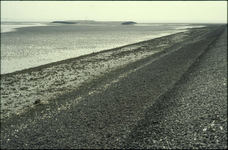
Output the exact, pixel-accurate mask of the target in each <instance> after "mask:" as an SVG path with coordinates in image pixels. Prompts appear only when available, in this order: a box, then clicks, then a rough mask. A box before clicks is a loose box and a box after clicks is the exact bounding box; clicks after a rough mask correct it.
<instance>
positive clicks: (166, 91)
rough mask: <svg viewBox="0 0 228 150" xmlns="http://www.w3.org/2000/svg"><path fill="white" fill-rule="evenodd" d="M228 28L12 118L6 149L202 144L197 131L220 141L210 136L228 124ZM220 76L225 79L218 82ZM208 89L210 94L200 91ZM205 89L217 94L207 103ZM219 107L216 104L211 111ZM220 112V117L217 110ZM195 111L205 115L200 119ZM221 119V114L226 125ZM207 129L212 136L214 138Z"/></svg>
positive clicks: (5, 125) (5, 131)
mask: <svg viewBox="0 0 228 150" xmlns="http://www.w3.org/2000/svg"><path fill="white" fill-rule="evenodd" d="M223 29H224V26H221V27H218V28H216V29H214V30H212V31H210V32H208V33H207V34H206V35H204V36H201V37H199V38H196V37H194V36H193V37H194V39H189V40H188V41H186V42H184V43H180V44H176V45H173V46H172V47H170V48H167V49H166V50H165V51H164V52H161V53H159V54H156V55H153V56H151V57H148V58H146V59H143V60H141V61H138V62H135V63H132V64H129V65H128V66H127V67H126V68H122V69H119V70H116V71H113V72H111V73H110V74H107V75H104V76H103V77H102V78H99V79H97V80H94V81H93V82H90V83H88V84H85V85H84V86H82V87H81V88H80V89H78V90H77V91H74V92H72V93H68V94H67V95H63V96H61V97H59V98H58V99H56V100H53V101H52V102H50V104H48V105H38V106H35V107H34V108H32V109H31V110H28V111H27V112H26V113H24V114H21V115H19V116H13V117H11V118H9V119H7V120H4V121H3V122H2V124H1V127H2V130H1V147H2V148H20V149H21V148H191V147H198V148H200V147H202V145H201V144H198V145H197V142H195V143H194V142H192V141H196V140H194V138H195V135H196V138H197V140H198V142H199V143H205V144H206V146H209V145H208V144H209V143H210V144H211V145H210V146H209V147H211V148H213V147H218V144H217V143H214V144H213V143H211V141H212V140H210V139H211V138H212V137H211V135H212V136H213V138H215V137H214V135H215V136H217V137H218V136H224V135H225V134H224V132H223V131H225V133H226V129H227V128H226V124H224V119H226V114H225V111H226V100H225V99H224V96H225V95H226V85H221V84H220V83H222V84H224V82H225V81H226V79H227V78H226V74H225V75H224V72H226V68H224V70H223V69H220V68H219V67H224V66H226V64H225V65H220V64H222V63H223V64H224V57H225V59H226V51H225V50H224V48H225V47H226V46H227V45H226V42H224V34H225V32H223V35H222V36H220V37H219V39H218V40H217V37H218V36H219V35H220V33H221V31H223ZM196 35H197V34H196ZM198 36H199V35H198ZM193 37H191V38H193ZM216 40H217V41H216ZM211 44H212V45H211ZM210 46H212V47H210ZM213 47H214V48H215V49H219V50H216V51H215V50H213V49H212V48H213ZM205 50H206V52H205ZM211 51H212V52H211ZM204 52H205V53H204ZM202 54H204V55H202ZM200 55H201V57H200V59H199V61H196V59H197V58H198V57H199V56H200ZM204 57H207V58H204ZM209 58H211V59H209ZM218 58H220V59H218ZM205 59H206V60H208V61H209V60H210V63H208V62H207V61H205ZM212 62H213V63H212ZM201 63H202V64H201ZM192 64H193V66H191V65H192ZM207 65H208V66H207ZM210 65H212V66H213V67H212V69H210V68H211V66H210ZM190 66H191V67H190ZM189 67H190V69H189V70H188V68H189ZM216 67H217V70H216ZM213 69H215V70H213ZM186 71H187V73H186ZM200 71H203V72H200ZM217 73H218V74H219V75H218V76H217ZM183 74H184V76H182V75H183ZM215 78H216V79H218V80H219V81H218V82H214V79H215ZM209 79H210V80H209ZM211 79H212V80H211ZM178 81H179V82H178ZM208 81H209V82H208ZM217 83H218V84H217ZM225 83H226V82H225ZM174 85H175V86H174ZM201 85H202V86H201ZM215 85H217V86H215ZM173 86H174V88H173ZM204 87H205V88H204ZM209 87H210V88H209ZM203 89H204V90H205V92H204V93H203V92H200V90H203ZM170 90H171V92H170ZM181 90H182V91H181ZM193 90H195V91H197V92H192V91H193ZM218 90H220V92H218ZM213 92H215V93H213ZM218 93H219V94H218ZM204 95H206V96H208V97H210V98H208V100H207V101H203V100H204V99H206V98H205V97H204ZM192 96H193V98H192ZM200 99H201V100H200ZM215 99H216V101H215ZM197 100H198V101H197ZM218 102H219V104H218ZM208 104H210V105H208ZM214 104H217V105H215V106H214ZM197 106H200V107H197ZM208 106H209V107H208ZM212 106H214V107H213V108H214V109H209V108H212ZM214 110H217V114H218V117H217V116H215V115H214V116H212V117H211V116H209V115H212V114H214V113H215V111H214ZM220 112H221V113H220ZM219 113H220V114H221V115H220V114H219ZM196 114H197V115H198V114H199V115H198V116H197V115H196ZM207 114H208V115H207ZM204 115H205V116H204ZM194 117H196V118H197V119H198V120H197V119H195V120H196V121H193V120H194ZM202 117H203V119H201V118H202ZM213 117H214V118H216V117H217V118H220V122H221V125H220V124H219V122H218V119H217V120H216V119H212V118H213ZM204 118H209V119H204ZM176 120H177V121H176ZM202 120H203V121H202ZM212 120H213V121H214V120H216V121H215V122H213V121H212ZM184 121H185V122H184ZM201 121H202V122H203V123H201ZM212 122H213V124H214V125H213V127H216V129H215V130H217V131H218V132H216V134H211V133H212V131H210V129H209V128H207V130H206V132H204V131H202V134H201V135H202V136H200V135H198V134H197V133H198V132H200V131H201V129H202V130H203V129H204V128H205V127H206V125H207V127H208V126H209V125H211V124H212ZM208 123H210V124H208ZM200 125H202V126H201V127H200ZM220 126H222V129H223V130H221V127H220ZM193 127H195V128H193ZM219 128H220V130H219ZM213 129H214V128H213ZM204 130H205V129H204ZM203 133H206V134H205V136H208V137H209V138H206V139H209V140H206V142H205V138H204V134H203ZM184 138H186V139H184ZM192 138H193V139H192ZM213 138H212V139H213ZM224 138H225V140H226V139H227V137H226V136H224V137H219V138H218V140H219V142H221V145H220V148H224V147H225V145H224V144H225V142H224V140H223V141H222V139H224ZM172 140H173V141H172ZM167 141H168V142H167ZM182 141H183V142H182ZM169 143H170V144H169ZM182 143H183V144H182ZM187 143H188V144H189V145H187ZM164 146H165V147H164Z"/></svg>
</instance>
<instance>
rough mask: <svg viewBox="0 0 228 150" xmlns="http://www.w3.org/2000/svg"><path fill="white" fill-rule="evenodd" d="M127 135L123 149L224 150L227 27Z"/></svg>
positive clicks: (225, 145) (225, 130) (225, 146)
mask: <svg viewBox="0 0 228 150" xmlns="http://www.w3.org/2000/svg"><path fill="white" fill-rule="evenodd" d="M131 133H132V134H130V135H129V137H128V138H127V140H126V141H125V142H126V144H125V146H124V148H145V149H152V148H155V149H160V148H161V149H227V27H226V28H225V30H224V31H223V32H222V35H220V36H219V38H218V39H216V40H215V42H213V44H212V45H210V47H209V48H208V49H207V50H206V51H205V52H204V54H203V55H201V56H200V57H199V58H198V59H197V60H196V62H195V63H194V64H193V65H192V66H191V67H190V68H189V70H188V71H187V72H186V73H185V74H184V75H183V76H182V77H181V79H180V81H179V82H178V83H177V84H176V85H175V86H174V88H173V89H172V90H170V91H168V92H167V93H166V94H164V95H162V96H161V97H160V98H159V99H158V100H157V103H156V104H155V105H153V106H152V107H150V108H149V109H148V110H147V112H146V113H145V116H144V118H143V119H142V120H140V122H139V123H138V124H137V125H136V126H135V127H134V128H133V129H132V131H131Z"/></svg>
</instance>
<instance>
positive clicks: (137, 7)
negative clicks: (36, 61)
mask: <svg viewBox="0 0 228 150" xmlns="http://www.w3.org/2000/svg"><path fill="white" fill-rule="evenodd" d="M6 20H7V21H15V20H16V21H17V20H23V21H55V20H59V21H60V20H62V21H63V20H96V21H136V22H141V23H142V22H152V23H153V22H178V23H179V22H180V23H191V22H193V23H195V22H199V23H204V22H207V23H227V2H226V1H160V2H159V1H90V2H88V1H87V2H86V1H49V2H48V1H1V21H6Z"/></svg>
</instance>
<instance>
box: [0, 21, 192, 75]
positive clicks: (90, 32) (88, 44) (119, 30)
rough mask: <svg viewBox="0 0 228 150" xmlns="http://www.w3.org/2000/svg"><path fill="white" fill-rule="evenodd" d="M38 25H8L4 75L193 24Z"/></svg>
mask: <svg viewBox="0 0 228 150" xmlns="http://www.w3.org/2000/svg"><path fill="white" fill-rule="evenodd" d="M19 25H21V27H22V26H23V25H24V24H19ZM29 25H30V27H28V26H29ZM36 25H39V24H27V25H24V26H23V28H17V29H14V27H13V26H12V25H8V26H11V27H13V28H11V30H10V32H1V74H5V73H10V72H14V71H18V70H22V69H26V68H31V67H36V66H40V65H43V64H47V63H51V62H56V61H60V60H64V59H68V58H73V57H78V56H81V55H85V54H89V53H92V52H98V51H102V50H106V49H111V48H115V47H119V46H123V45H127V44H131V43H135V42H140V41H144V40H149V39H154V38H157V37H161V36H165V35H170V34H174V33H177V32H183V31H186V29H185V28H184V26H188V27H189V26H190V25H189V24H182V25H181V24H141V25H140V24H138V25H136V26H123V25H112V26H110V25H99V26H95V25H93V26H91V25H58V26H53V25H46V26H36ZM14 26H17V24H15V23H14ZM5 27H6V28H7V24H5ZM17 27H19V26H17ZM180 27H182V28H180Z"/></svg>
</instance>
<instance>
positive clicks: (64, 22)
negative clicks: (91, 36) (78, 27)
mask: <svg viewBox="0 0 228 150" xmlns="http://www.w3.org/2000/svg"><path fill="white" fill-rule="evenodd" d="M51 23H62V24H77V22H71V21H53V22H51Z"/></svg>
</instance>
